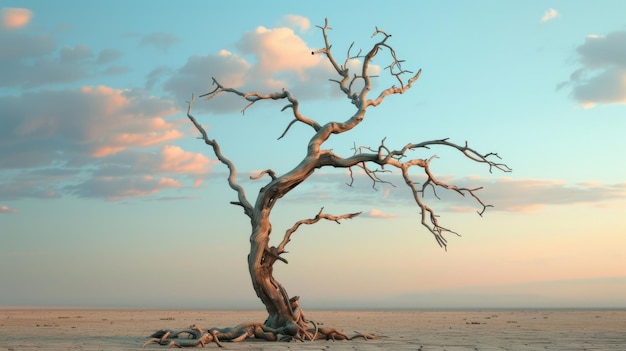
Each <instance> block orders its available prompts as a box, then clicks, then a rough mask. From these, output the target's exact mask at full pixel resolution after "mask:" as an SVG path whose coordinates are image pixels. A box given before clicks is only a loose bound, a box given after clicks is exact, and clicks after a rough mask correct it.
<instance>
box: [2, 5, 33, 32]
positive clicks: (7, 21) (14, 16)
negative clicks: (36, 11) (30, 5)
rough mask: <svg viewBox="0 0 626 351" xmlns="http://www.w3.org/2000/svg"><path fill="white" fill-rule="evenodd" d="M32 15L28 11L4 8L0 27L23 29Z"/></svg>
mask: <svg viewBox="0 0 626 351" xmlns="http://www.w3.org/2000/svg"><path fill="white" fill-rule="evenodd" d="M32 17H33V13H32V11H31V10H29V9H24V8H14V7H5V8H3V9H2V26H3V27H4V28H8V29H17V28H21V27H24V26H26V25H27V24H28V22H30V19H31V18H32Z"/></svg>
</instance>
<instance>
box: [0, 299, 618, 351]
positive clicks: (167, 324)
mask: <svg viewBox="0 0 626 351" xmlns="http://www.w3.org/2000/svg"><path fill="white" fill-rule="evenodd" d="M307 316H308V318H310V319H313V320H316V321H319V322H321V323H323V325H325V326H328V327H336V328H340V329H343V330H344V331H346V332H347V333H348V334H351V333H352V331H355V330H356V331H361V332H367V333H373V334H376V335H380V338H378V339H376V340H367V341H366V340H363V339H355V340H352V341H336V342H333V341H323V340H322V341H319V340H318V341H315V342H289V343H284V342H283V343H275V342H265V341H259V340H254V339H252V340H248V341H244V342H241V343H224V348H223V349H226V350H337V351H348V350H350V351H352V350H421V351H428V350H447V351H455V350H474V351H475V350H480V351H482V350H603V351H606V350H626V311H625V310H615V311H610V310H598V311H595V310H571V311H566V310H511V311H509V310H486V311H465V310H463V311H405V310H398V311H336V310H335V311H318V310H309V311H307ZM265 317H266V315H265V312H264V311H201V310H193V311H191V310H190V311H157V310H82V309H7V308H5V309H0V350H10V351H18V350H19V351H21V350H53V351H56V350H140V349H141V345H142V344H143V343H144V342H145V341H146V340H147V338H146V337H147V336H148V335H150V334H151V333H152V332H154V331H156V330H158V329H183V328H186V327H188V326H190V325H192V324H198V325H200V326H201V327H203V328H209V327H217V326H233V325H236V324H239V323H241V322H245V321H263V320H264V319H265ZM206 347H207V348H212V349H218V347H217V346H216V345H215V344H211V345H207V346H206ZM164 348H165V347H163V346H160V345H157V344H153V345H148V346H147V347H146V348H145V350H157V349H164Z"/></svg>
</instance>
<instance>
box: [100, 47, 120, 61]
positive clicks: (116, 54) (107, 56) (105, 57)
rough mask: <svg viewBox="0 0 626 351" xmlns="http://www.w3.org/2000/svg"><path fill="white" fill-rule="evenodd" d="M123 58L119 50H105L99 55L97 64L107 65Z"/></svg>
mask: <svg viewBox="0 0 626 351" xmlns="http://www.w3.org/2000/svg"><path fill="white" fill-rule="evenodd" d="M121 56H122V52H121V51H119V50H117V49H110V48H109V49H104V50H102V51H100V53H99V54H98V59H97V60H96V62H97V63H99V64H107V63H111V62H113V61H115V60H117V59H118V58H120V57H121Z"/></svg>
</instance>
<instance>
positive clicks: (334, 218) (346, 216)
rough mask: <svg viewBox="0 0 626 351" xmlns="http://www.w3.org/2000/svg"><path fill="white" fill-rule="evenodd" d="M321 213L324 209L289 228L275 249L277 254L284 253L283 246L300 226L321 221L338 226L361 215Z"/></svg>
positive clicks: (357, 213) (356, 213)
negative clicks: (341, 222) (343, 220)
mask: <svg viewBox="0 0 626 351" xmlns="http://www.w3.org/2000/svg"><path fill="white" fill-rule="evenodd" d="M322 211H324V207H322V208H321V209H320V211H319V212H318V213H317V215H315V217H313V218H307V219H302V220H299V221H297V222H296V223H295V224H294V225H293V226H292V227H291V228H289V229H288V230H287V231H286V232H285V236H284V238H283V241H281V243H280V245H278V247H277V248H276V252H277V254H278V255H280V254H281V253H283V252H285V246H286V245H287V244H288V243H289V241H290V240H291V234H293V233H294V232H295V231H296V230H298V228H300V226H301V225H303V224H308V225H310V224H315V223H317V222H319V221H320V220H322V219H325V220H328V221H333V222H336V223H337V224H340V222H339V221H340V220H342V219H351V218H354V217H356V216H358V215H360V214H361V212H355V213H346V214H342V215H340V216H334V215H330V214H327V213H323V212H322Z"/></svg>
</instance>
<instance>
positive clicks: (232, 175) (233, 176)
mask: <svg viewBox="0 0 626 351" xmlns="http://www.w3.org/2000/svg"><path fill="white" fill-rule="evenodd" d="M194 101H195V98H194V96H193V95H191V101H187V105H188V106H187V117H188V118H189V120H191V123H193V125H194V126H195V127H196V129H197V130H198V131H199V132H200V134H201V135H202V140H204V143H205V144H207V145H209V146H210V147H212V148H213V152H214V153H215V156H216V157H217V159H218V160H220V162H222V163H223V164H224V165H226V167H228V170H229V175H228V185H229V186H230V187H231V189H233V190H235V191H236V192H237V196H238V198H239V201H237V202H231V203H232V204H236V205H239V206H241V207H243V211H244V213H245V214H246V215H247V216H248V217H250V218H252V216H253V207H252V205H251V204H250V203H249V202H248V200H247V199H246V192H245V190H244V188H243V187H242V186H241V185H239V184H238V183H237V169H236V168H235V164H234V163H233V162H232V161H231V160H229V159H228V158H226V157H225V156H224V155H223V154H222V151H221V149H220V145H219V144H218V143H217V141H215V140H211V139H209V136H208V134H207V132H206V130H205V129H204V127H203V126H202V125H201V124H200V123H198V121H197V120H196V118H195V117H194V116H193V115H192V114H191V110H192V106H193V103H194Z"/></svg>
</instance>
